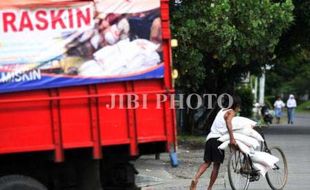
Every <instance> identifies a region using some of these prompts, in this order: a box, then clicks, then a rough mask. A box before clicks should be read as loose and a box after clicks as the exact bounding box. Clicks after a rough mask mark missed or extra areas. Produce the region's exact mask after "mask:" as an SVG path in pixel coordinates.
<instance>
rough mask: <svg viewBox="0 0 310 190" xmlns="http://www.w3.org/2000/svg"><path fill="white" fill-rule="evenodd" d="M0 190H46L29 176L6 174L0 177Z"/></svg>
mask: <svg viewBox="0 0 310 190" xmlns="http://www.w3.org/2000/svg"><path fill="white" fill-rule="evenodd" d="M0 190H47V188H46V187H45V186H44V185H43V184H41V183H40V182H38V181H37V180H35V179H33V178H31V177H27V176H23V175H8V176H4V177H1V178H0Z"/></svg>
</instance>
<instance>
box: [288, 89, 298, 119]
mask: <svg viewBox="0 0 310 190" xmlns="http://www.w3.org/2000/svg"><path fill="white" fill-rule="evenodd" d="M286 107H287V123H288V124H294V119H295V108H296V107H297V103H296V100H295V97H294V95H293V94H290V96H289V98H288V100H287V102H286Z"/></svg>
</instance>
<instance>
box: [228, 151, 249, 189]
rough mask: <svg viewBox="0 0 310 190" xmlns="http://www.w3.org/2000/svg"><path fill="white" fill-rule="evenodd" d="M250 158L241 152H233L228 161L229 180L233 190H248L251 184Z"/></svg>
mask: <svg viewBox="0 0 310 190" xmlns="http://www.w3.org/2000/svg"><path fill="white" fill-rule="evenodd" d="M249 169H250V167H249V158H248V157H247V156H246V155H245V154H244V153H242V152H240V151H238V150H237V151H233V152H232V153H231V154H230V156H229V159H228V179H229V183H230V186H231V188H232V190H247V189H248V187H249V182H250V175H249V172H246V171H245V170H249Z"/></svg>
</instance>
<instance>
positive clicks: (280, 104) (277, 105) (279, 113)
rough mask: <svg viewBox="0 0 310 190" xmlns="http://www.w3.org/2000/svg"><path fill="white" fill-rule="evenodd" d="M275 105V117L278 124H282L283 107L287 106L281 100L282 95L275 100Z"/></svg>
mask: <svg viewBox="0 0 310 190" xmlns="http://www.w3.org/2000/svg"><path fill="white" fill-rule="evenodd" d="M273 106H274V113H275V117H276V119H277V124H280V119H281V117H282V109H283V108H284V107H285V104H284V102H283V101H282V100H281V97H280V96H278V97H277V100H276V101H275V103H274V104H273Z"/></svg>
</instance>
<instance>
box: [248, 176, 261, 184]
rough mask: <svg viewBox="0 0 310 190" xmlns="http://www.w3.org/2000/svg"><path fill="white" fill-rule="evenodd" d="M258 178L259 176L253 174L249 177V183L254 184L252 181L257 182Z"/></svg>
mask: <svg viewBox="0 0 310 190" xmlns="http://www.w3.org/2000/svg"><path fill="white" fill-rule="evenodd" d="M259 178H260V175H259V174H255V175H251V176H250V179H249V180H250V182H254V181H258V180H259Z"/></svg>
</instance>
